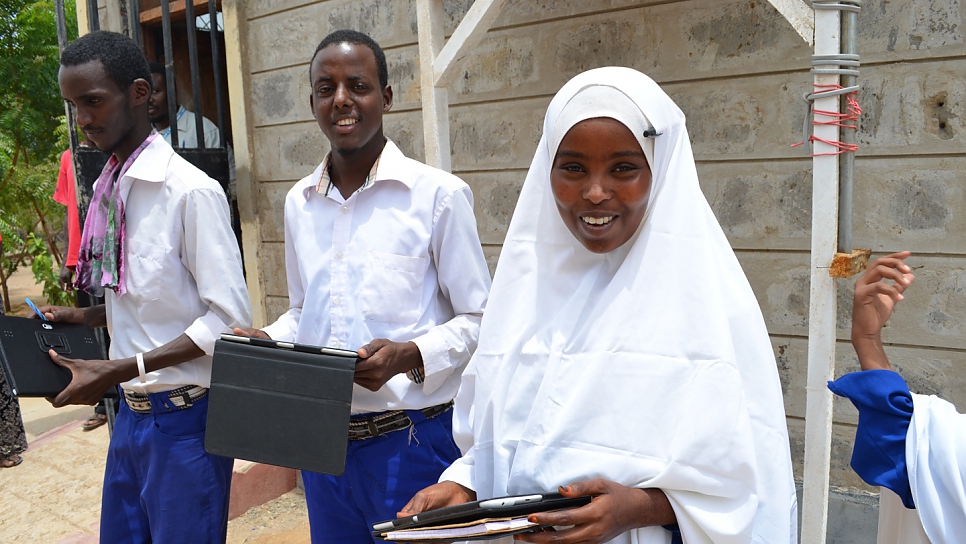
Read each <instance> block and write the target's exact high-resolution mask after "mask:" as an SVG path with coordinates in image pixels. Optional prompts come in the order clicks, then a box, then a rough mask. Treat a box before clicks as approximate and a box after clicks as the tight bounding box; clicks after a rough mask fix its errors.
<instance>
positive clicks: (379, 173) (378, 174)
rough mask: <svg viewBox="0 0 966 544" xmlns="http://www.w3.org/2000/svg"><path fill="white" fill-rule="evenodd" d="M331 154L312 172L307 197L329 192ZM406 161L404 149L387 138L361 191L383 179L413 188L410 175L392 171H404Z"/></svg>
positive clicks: (306, 191) (305, 190)
mask: <svg viewBox="0 0 966 544" xmlns="http://www.w3.org/2000/svg"><path fill="white" fill-rule="evenodd" d="M331 156H332V153H331V152H329V153H326V155H325V158H324V159H323V160H322V163H321V164H319V166H318V167H316V169H315V171H314V172H312V176H311V178H310V179H311V180H312V182H311V183H310V184H309V185H308V186H306V187H305V189H304V193H305V196H306V197H308V196H309V194H310V192H315V193H318V194H319V195H322V196H325V195H327V194H329V193H328V192H327V189H328V187H329V184H330V179H329V159H330V157H331ZM405 161H406V156H405V155H403V153H402V151H400V150H399V147H397V146H396V144H395V143H394V142H393V141H392V140H390V139H388V138H386V147H384V148H383V149H382V153H380V155H379V157H378V158H377V159H376V162H375V163H374V164H373V165H372V170H370V171H369V176H368V177H367V178H366V182H365V183H364V184H363V186H362V187H360V188H359V191H362V190H364V189H366V188H367V187H371V186H372V185H373V184H374V183H375V182H382V181H398V182H400V183H402V184H403V185H405V186H406V187H409V188H410V189H411V188H412V186H413V180H412V179H411V178H410V176H402V178H401V179H400V178H395V177H392V173H399V172H401V171H403V170H402V168H404V167H405V166H404V164H403V163H404V162H405ZM333 189H334V187H333ZM359 191H356V192H359ZM353 194H355V193H353Z"/></svg>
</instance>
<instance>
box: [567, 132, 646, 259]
mask: <svg viewBox="0 0 966 544" xmlns="http://www.w3.org/2000/svg"><path fill="white" fill-rule="evenodd" d="M550 187H551V189H552V190H553V197H554V200H555V201H556V203H557V210H559V211H560V216H561V217H562V218H563V221H564V223H565V224H566V225H567V228H568V229H570V232H571V234H573V235H574V237H575V238H577V240H579V241H580V243H581V244H583V246H584V247H586V248H587V249H588V250H590V251H593V252H594V253H607V252H610V251H613V250H615V249H617V248H618V247H620V246H622V245H624V244H625V243H626V242H627V241H628V240H630V239H631V236H633V235H634V233H635V232H637V228H638V227H639V226H640V224H641V221H642V220H643V219H644V212H645V211H646V210H647V197H648V195H649V194H650V191H651V169H650V168H649V167H648V165H647V159H646V158H645V157H644V151H643V150H642V149H641V145H640V144H639V143H638V142H637V138H635V137H634V135H633V134H632V133H631V131H630V130H629V129H628V128H627V127H626V126H624V124H623V123H621V122H619V121H617V120H615V119H610V118H597V119H587V120H585V121H581V122H580V123H577V124H576V125H574V127H573V128H571V129H570V131H569V132H567V134H566V136H564V138H563V140H561V142H560V147H558V148H557V153H556V155H554V158H553V166H552V168H551V170H550Z"/></svg>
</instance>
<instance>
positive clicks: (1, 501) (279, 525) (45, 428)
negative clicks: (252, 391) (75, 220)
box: [0, 269, 310, 544]
mask: <svg viewBox="0 0 966 544" xmlns="http://www.w3.org/2000/svg"><path fill="white" fill-rule="evenodd" d="M10 280H11V281H10V282H9V283H8V287H9V288H10V302H11V303H12V304H11V305H12V306H13V311H12V312H11V314H12V315H21V316H23V315H26V312H28V311H29V309H28V308H27V307H26V305H25V304H24V303H23V299H24V297H30V298H31V300H33V301H34V302H35V303H37V304H41V303H42V302H43V297H42V296H41V294H40V292H41V289H40V288H39V287H37V286H35V285H34V284H33V278H32V277H31V276H30V272H29V270H27V269H25V270H24V271H18V273H17V274H15V275H14V276H13V277H11V278H10ZM20 409H21V412H22V414H23V419H24V428H25V430H26V431H27V443H28V448H27V451H26V452H24V454H23V458H24V461H23V463H22V464H21V465H20V466H17V467H14V468H0V543H3V544H19V543H24V544H27V543H30V544H36V543H42V544H47V543H51V544H88V543H96V542H97V541H98V526H99V523H100V516H101V487H102V482H103V479H104V463H105V461H106V459H107V446H108V442H109V441H110V437H109V434H108V430H107V425H103V426H101V427H99V428H97V429H94V430H92V431H89V432H85V431H84V430H83V429H82V428H81V426H82V425H83V423H84V421H86V420H87V418H88V417H90V416H91V415H92V414H93V411H94V410H93V408H92V407H90V406H71V407H66V408H60V409H55V408H53V407H52V406H51V405H50V404H49V403H48V402H47V401H45V400H44V399H21V400H20ZM274 468H275V467H267V466H266V465H254V464H252V463H246V462H242V461H240V462H236V469H235V472H236V473H235V477H234V479H233V485H232V492H233V496H232V499H233V501H232V510H234V511H235V512H234V516H233V517H234V519H232V521H230V522H229V523H228V542H230V543H239V544H269V543H279V544H283V543H284V544H289V543H291V544H303V543H304V544H308V543H309V541H310V540H309V524H308V514H307V513H306V510H305V496H304V494H303V493H302V491H301V490H299V489H298V488H296V489H295V490H293V491H290V492H288V493H285V494H284V495H282V496H280V497H278V493H274V494H272V495H270V496H271V497H278V498H277V499H274V500H271V501H269V502H264V500H257V499H256V498H253V495H254V494H255V493H253V492H252V491H251V490H253V489H254V490H255V491H258V490H259V489H264V488H265V487H266V484H265V481H266V478H264V476H265V475H266V474H265V471H266V470H268V471H271V470H272V469H274ZM268 476H272V474H271V473H269V474H268ZM259 478H261V479H259ZM267 480H269V484H268V485H269V486H271V485H277V479H274V480H273V479H272V478H267ZM246 488H247V490H246ZM285 489H291V484H290V485H289V486H288V487H286V488H285ZM239 490H245V492H244V493H241V494H237V493H236V492H237V491H239ZM236 495H242V496H240V497H237V498H238V499H239V500H237V501H236V500H235V499H236ZM263 503H264V504H263ZM253 504H254V505H255V506H251V507H250V508H249V506H250V505H253ZM238 510H243V511H238ZM244 510H247V511H244Z"/></svg>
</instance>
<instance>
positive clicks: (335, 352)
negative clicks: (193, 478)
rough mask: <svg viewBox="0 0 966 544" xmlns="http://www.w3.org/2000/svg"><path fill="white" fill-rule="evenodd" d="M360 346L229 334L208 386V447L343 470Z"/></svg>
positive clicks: (319, 468)
mask: <svg viewBox="0 0 966 544" xmlns="http://www.w3.org/2000/svg"><path fill="white" fill-rule="evenodd" d="M357 360H358V356H357V354H356V352H354V351H347V350H339V349H334V348H323V347H318V346H310V345H305V344H293V343H291V342H276V341H274V340H263V339H258V338H247V337H244V336H234V335H230V334H224V335H222V336H221V339H220V340H217V341H216V342H215V352H214V355H213V357H212V366H211V389H210V391H209V393H208V396H209V399H208V428H207V432H206V435H205V449H206V450H207V451H208V452H209V453H213V454H216V455H223V456H225V457H236V458H239V459H246V460H248V461H255V462H258V463H267V464H271V465H278V466H283V467H290V468H296V469H300V470H310V471H313V472H322V473H326V474H333V475H339V474H342V473H343V472H344V471H345V454H346V446H347V444H348V440H349V414H350V408H351V404H352V378H353V376H354V373H355V365H356V361H357Z"/></svg>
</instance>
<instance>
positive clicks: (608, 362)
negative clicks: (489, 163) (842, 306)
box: [401, 68, 797, 544]
mask: <svg viewBox="0 0 966 544" xmlns="http://www.w3.org/2000/svg"><path fill="white" fill-rule="evenodd" d="M454 434H455V435H456V441H457V444H459V446H460V448H461V449H462V450H463V452H464V456H463V457H462V458H460V459H459V460H457V461H456V463H454V464H453V466H451V467H450V468H449V469H448V470H447V471H446V472H444V473H443V475H442V477H441V478H440V481H441V482H442V483H440V484H436V485H435V486H432V487H429V488H427V489H425V490H423V491H421V492H420V493H419V494H417V495H416V496H415V497H414V498H413V500H412V501H410V503H409V505H407V507H406V508H405V509H404V510H403V511H402V512H401V514H403V515H411V514H414V513H418V512H420V511H425V510H428V509H432V508H439V507H443V506H448V505H452V504H456V503H461V502H466V501H469V500H473V499H474V498H478V499H486V498H490V497H498V496H503V495H513V494H527V493H534V492H541V491H552V490H556V489H558V487H559V490H560V491H561V492H562V493H563V494H564V495H568V496H576V495H594V499H593V501H592V502H591V503H590V504H589V505H587V506H584V507H582V508H579V509H574V510H569V511H565V512H555V513H544V514H536V515H532V516H531V521H536V522H538V523H543V524H550V525H555V526H573V527H571V528H568V529H563V530H558V531H557V532H555V533H526V534H522V535H518V536H517V538H519V539H520V540H525V541H528V542H550V541H551V539H554V540H552V541H553V542H565V543H570V542H605V541H609V542H617V543H635V544H643V543H670V542H671V541H672V538H673V537H674V531H675V529H676V530H679V531H680V536H681V537H682V538H683V540H684V542H687V543H689V544H692V543H704V542H714V543H747V542H756V543H767V544H775V543H786V542H793V541H795V539H796V538H797V535H796V520H797V514H796V502H795V487H794V483H793V480H792V470H791V460H790V456H789V446H788V437H787V431H786V427H785V415H784V408H783V403H782V396H781V388H780V384H779V380H778V373H777V369H776V365H775V360H774V355H773V353H772V349H771V344H770V342H769V339H768V335H767V332H766V329H765V324H764V321H763V319H762V316H761V311H760V309H759V307H758V304H757V301H756V300H755V297H754V294H753V293H752V290H751V288H750V287H749V285H748V281H747V280H746V278H745V276H744V273H743V272H742V270H741V268H740V266H739V264H738V261H737V259H736V258H735V255H734V253H733V251H732V250H731V247H730V245H729V244H728V241H727V239H726V238H725V236H724V233H723V232H722V231H721V228H720V227H719V225H718V223H717V221H716V219H715V217H714V215H713V213H712V211H711V208H710V207H709V206H708V203H707V200H706V199H705V198H704V195H703V194H702V193H701V189H700V187H699V185H698V177H697V172H696V169H695V165H694V159H693V156H692V153H691V145H690V142H689V140H688V134H687V130H686V128H685V120H684V114H683V113H682V112H681V110H680V109H679V108H678V107H677V106H676V105H675V104H674V103H673V102H672V101H671V99H670V98H669V97H668V96H667V95H666V94H665V93H664V92H663V91H662V90H661V89H660V87H658V85H657V84H656V83H654V82H653V81H652V80H651V79H650V78H648V77H647V76H645V75H644V74H641V73H640V72H637V71H635V70H631V69H628V68H600V69H596V70H591V71H588V72H585V73H583V74H580V75H578V76H577V77H575V78H573V79H572V80H571V81H570V82H568V83H567V84H566V85H565V86H564V87H563V88H562V89H561V90H560V92H558V93H557V95H556V96H555V97H554V99H553V101H552V102H551V103H550V107H549V109H548V110H547V116H546V119H545V120H544V132H543V137H542V138H541V140H540V143H539V145H538V147H537V151H536V154H535V156H534V158H533V163H532V164H531V166H530V171H529V172H528V173H527V178H526V181H525V183H524V186H523V189H522V192H521V194H520V199H519V201H518V203H517V207H516V211H515V212H514V214H513V219H512V220H511V222H510V227H509V231H508V233H507V238H506V242H505V244H504V246H503V251H502V253H501V256H500V264H499V267H498V268H497V271H496V275H495V278H494V281H493V287H492V289H491V291H490V298H489V302H488V303H487V308H486V313H485V314H484V318H483V324H482V328H481V331H480V341H479V347H478V349H477V351H476V353H475V355H474V357H473V359H472V360H471V361H470V363H469V365H468V366H467V369H466V370H465V372H464V374H463V382H462V386H461V388H460V392H459V394H458V396H457V399H456V414H455V415H454ZM675 524H676V526H677V527H676V528H675V527H673V525H675ZM662 526H671V527H669V528H665V527H662ZM560 537H562V540H556V539H557V538H560Z"/></svg>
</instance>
